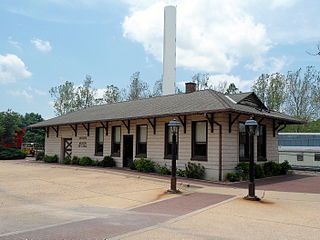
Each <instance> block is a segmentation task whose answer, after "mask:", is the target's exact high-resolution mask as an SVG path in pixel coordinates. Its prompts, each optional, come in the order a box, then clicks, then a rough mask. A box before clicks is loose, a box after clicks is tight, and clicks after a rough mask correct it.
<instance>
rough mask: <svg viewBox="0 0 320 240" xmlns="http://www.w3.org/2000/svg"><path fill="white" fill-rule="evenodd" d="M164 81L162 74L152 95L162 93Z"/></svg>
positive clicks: (155, 84)
mask: <svg viewBox="0 0 320 240" xmlns="http://www.w3.org/2000/svg"><path fill="white" fill-rule="evenodd" d="M162 81H163V77H162V76H161V78H160V79H159V80H157V81H156V82H155V83H154V86H153V93H152V96H161V95H162V93H163V92H162Z"/></svg>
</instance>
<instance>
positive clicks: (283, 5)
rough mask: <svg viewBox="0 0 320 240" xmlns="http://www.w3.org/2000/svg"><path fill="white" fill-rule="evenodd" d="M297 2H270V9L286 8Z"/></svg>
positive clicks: (279, 0)
mask: <svg viewBox="0 0 320 240" xmlns="http://www.w3.org/2000/svg"><path fill="white" fill-rule="evenodd" d="M296 2H297V0H272V1H271V5H270V7H271V8H272V9H275V8H288V7H291V6H293V5H294V4H295V3H296Z"/></svg>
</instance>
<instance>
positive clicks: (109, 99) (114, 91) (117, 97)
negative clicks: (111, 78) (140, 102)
mask: <svg viewBox="0 0 320 240" xmlns="http://www.w3.org/2000/svg"><path fill="white" fill-rule="evenodd" d="M123 98H124V96H123V91H121V90H120V89H119V88H118V87H117V86H115V85H107V87H106V90H105V91H104V94H103V102H105V103H116V102H121V101H122V100H123Z"/></svg>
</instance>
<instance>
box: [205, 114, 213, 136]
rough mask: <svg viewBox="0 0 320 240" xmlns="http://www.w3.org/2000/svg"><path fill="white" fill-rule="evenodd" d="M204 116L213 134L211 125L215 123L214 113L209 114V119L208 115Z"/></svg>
mask: <svg viewBox="0 0 320 240" xmlns="http://www.w3.org/2000/svg"><path fill="white" fill-rule="evenodd" d="M205 116H206V119H207V120H208V122H209V124H210V128H211V132H212V133H213V132H214V127H213V123H214V122H215V121H214V113H210V117H209V114H208V113H206V115H205Z"/></svg>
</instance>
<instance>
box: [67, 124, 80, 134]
mask: <svg viewBox="0 0 320 240" xmlns="http://www.w3.org/2000/svg"><path fill="white" fill-rule="evenodd" d="M69 126H70V127H71V128H72V130H73V132H74V136H75V137H76V136H78V124H75V125H74V126H73V125H72V124H70V125H69Z"/></svg>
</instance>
